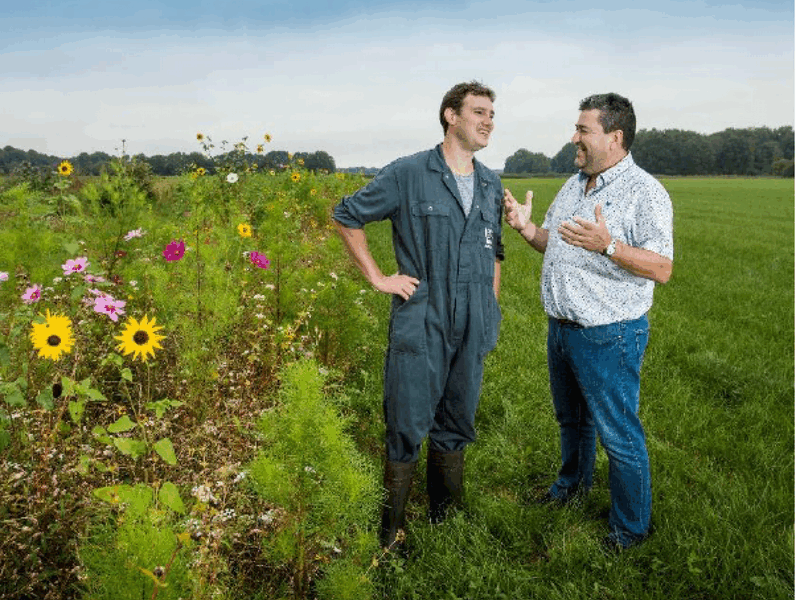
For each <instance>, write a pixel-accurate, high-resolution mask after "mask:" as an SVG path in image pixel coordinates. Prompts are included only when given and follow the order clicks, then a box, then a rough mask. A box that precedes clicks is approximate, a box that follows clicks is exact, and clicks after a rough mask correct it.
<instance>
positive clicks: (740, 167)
mask: <svg viewBox="0 0 796 600" xmlns="http://www.w3.org/2000/svg"><path fill="white" fill-rule="evenodd" d="M793 142H794V138H793V127H790V126H787V127H779V128H778V129H770V128H768V127H754V128H748V129H732V128H731V129H725V130H724V131H722V132H719V133H713V134H710V135H705V134H701V133H697V132H694V131H683V130H680V129H650V130H641V131H638V132H637V133H636V138H635V141H634V142H633V146H632V147H631V152H632V153H633V159H634V160H635V161H636V163H637V164H638V165H639V166H641V167H642V168H644V169H645V170H647V171H649V172H650V173H654V174H656V175H746V176H749V175H751V176H755V175H778V176H785V177H793V146H794V143H793ZM574 158H575V146H574V144H572V143H571V142H569V143H567V144H565V145H564V146H563V147H562V148H561V150H559V151H558V153H557V154H556V155H555V156H554V157H553V158H552V159H547V165H548V167H547V168H546V169H545V168H543V167H544V165H545V161H544V160H543V159H546V157H545V156H544V155H542V154H539V153H532V152H530V151H529V150H527V149H525V148H521V149H520V150H517V152H515V153H514V154H513V155H511V156H510V157H509V158H508V159H506V166H505V169H504V173H544V172H547V171H552V172H555V173H574V172H576V171H577V168H576V167H575V166H574V163H573V161H574Z"/></svg>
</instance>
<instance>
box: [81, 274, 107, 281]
mask: <svg viewBox="0 0 796 600" xmlns="http://www.w3.org/2000/svg"><path fill="white" fill-rule="evenodd" d="M83 279H84V280H85V281H87V282H88V283H104V282H105V278H104V277H100V276H99V275H91V274H90V273H86V274H85V275H83Z"/></svg>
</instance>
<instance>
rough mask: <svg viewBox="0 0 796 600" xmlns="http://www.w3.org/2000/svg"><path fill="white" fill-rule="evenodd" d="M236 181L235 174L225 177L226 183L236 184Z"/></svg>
mask: <svg viewBox="0 0 796 600" xmlns="http://www.w3.org/2000/svg"><path fill="white" fill-rule="evenodd" d="M237 181H238V174H237V173H230V174H229V175H227V183H236V182H237Z"/></svg>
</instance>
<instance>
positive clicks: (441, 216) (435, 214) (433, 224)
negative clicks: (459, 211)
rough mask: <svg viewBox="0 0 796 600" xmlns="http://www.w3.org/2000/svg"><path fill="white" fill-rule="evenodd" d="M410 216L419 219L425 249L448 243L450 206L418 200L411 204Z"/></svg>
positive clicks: (444, 245) (439, 246) (438, 247)
mask: <svg viewBox="0 0 796 600" xmlns="http://www.w3.org/2000/svg"><path fill="white" fill-rule="evenodd" d="M412 217H414V218H415V219H418V220H419V221H420V225H421V227H422V231H423V237H424V239H425V242H426V250H428V249H429V248H434V249H440V248H444V247H446V246H447V245H448V237H449V235H450V207H448V206H445V205H444V204H432V203H431V202H418V203H417V204H413V205H412Z"/></svg>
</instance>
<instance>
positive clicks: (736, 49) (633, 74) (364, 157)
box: [0, 1, 793, 168]
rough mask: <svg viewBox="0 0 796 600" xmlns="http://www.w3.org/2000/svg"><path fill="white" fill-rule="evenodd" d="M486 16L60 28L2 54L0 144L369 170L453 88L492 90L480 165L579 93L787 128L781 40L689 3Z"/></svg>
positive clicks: (425, 141) (724, 121)
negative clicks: (252, 146) (230, 152)
mask: <svg viewBox="0 0 796 600" xmlns="http://www.w3.org/2000/svg"><path fill="white" fill-rule="evenodd" d="M569 5H572V3H570V4H569ZM569 5H568V6H569ZM488 6H489V5H488V4H483V3H475V4H471V5H469V7H468V8H466V9H464V10H463V11H462V12H460V13H451V15H453V16H452V17H451V16H449V15H448V14H444V15H443V16H439V15H440V13H439V11H437V12H435V13H433V14H426V15H423V14H418V15H411V14H406V13H399V12H397V11H396V10H393V11H392V12H388V13H384V14H378V15H375V16H369V17H367V18H359V17H355V16H349V17H346V18H343V19H340V20H338V21H336V22H329V23H327V24H326V26H323V25H321V24H316V25H313V26H311V27H305V28H303V29H302V30H300V31H296V30H290V29H288V28H287V27H285V26H284V25H277V26H275V27H273V28H272V29H271V30H270V31H261V32H251V31H237V32H223V31H211V30H201V31H195V32H189V31H181V32H177V31H160V30H158V31H152V32H148V33H140V32H139V33H135V34H133V33H128V34H124V35H121V34H115V35H114V34H113V32H98V33H93V34H91V35H89V36H87V37H84V38H81V37H80V36H79V35H77V34H75V33H62V34H60V36H59V35H53V36H51V39H52V40H53V41H52V43H51V47H47V45H45V44H38V45H35V44H32V43H30V44H17V45H16V46H14V47H13V49H7V50H6V51H5V52H4V53H0V77H2V78H3V86H2V89H0V146H2V145H5V144H11V145H15V144H14V142H12V140H15V141H16V142H17V143H21V141H23V140H31V141H30V143H31V144H34V143H35V144H37V146H35V147H36V148H37V149H38V148H41V146H42V141H41V140H46V146H47V147H48V148H49V152H52V153H56V154H59V155H63V156H68V155H71V154H76V153H78V152H81V151H88V152H92V151H95V150H104V151H107V152H112V151H113V149H114V148H115V147H117V146H118V145H119V144H120V140H121V139H122V138H124V139H126V140H128V142H127V143H128V148H129V149H130V151H132V152H145V153H147V154H153V153H167V152H172V151H176V150H182V151H186V152H190V151H193V150H197V149H198V145H197V144H196V143H195V134H196V132H197V131H202V132H204V133H207V134H210V135H212V137H213V139H214V141H220V140H221V139H227V140H228V141H230V142H235V141H237V140H239V139H240V138H242V137H243V136H250V139H252V140H253V139H259V138H260V137H261V136H262V134H263V133H264V132H266V131H267V132H269V133H271V134H272V135H273V136H274V142H273V143H272V144H271V145H270V147H271V148H273V149H286V150H291V151H312V150H326V151H327V152H329V153H330V154H331V155H332V156H333V157H334V158H335V160H336V162H337V164H338V165H340V166H360V165H364V166H380V165H383V164H386V163H387V162H389V161H390V160H392V159H394V158H396V157H398V156H401V155H405V154H408V153H412V152H415V151H418V150H421V149H424V148H427V147H429V146H431V145H433V144H434V143H436V142H438V141H439V140H440V139H441V135H442V130H441V128H440V126H439V122H438V107H439V102H440V101H441V98H442V95H443V94H444V93H445V91H446V90H447V89H448V88H449V87H450V86H451V85H453V84H454V83H456V82H458V81H463V80H470V79H478V80H481V81H483V82H484V83H486V84H487V85H490V86H491V87H493V88H494V89H495V91H496V92H497V101H496V103H495V110H496V113H497V117H496V129H495V132H494V134H493V138H492V142H491V144H490V146H489V147H488V148H486V149H484V150H483V151H481V152H480V153H479V158H481V159H482V160H483V161H484V162H485V163H486V164H487V165H489V166H491V167H495V168H501V167H502V166H503V163H504V162H505V159H506V158H507V157H508V156H509V155H510V154H512V153H513V152H514V151H515V150H517V149H518V148H520V147H525V148H528V149H529V150H531V151H534V152H544V153H545V154H547V155H548V156H552V155H553V154H555V153H556V152H557V151H558V150H559V149H560V148H561V146H562V145H563V144H565V143H566V142H567V141H568V140H569V137H570V135H571V131H572V126H573V123H574V121H575V120H576V118H577V104H578V102H579V100H581V99H582V98H583V97H585V96H587V95H589V94H592V93H598V92H606V91H616V92H619V93H622V94H624V95H626V96H628V97H629V98H630V99H631V100H632V101H633V102H634V104H635V106H636V110H637V113H638V116H639V128H644V129H648V128H652V127H657V128H675V127H676V128H681V129H692V130H696V131H701V132H705V133H708V132H713V131H718V130H722V129H724V128H726V127H730V126H733V127H747V126H757V125H768V126H771V127H777V126H780V125H785V124H792V123H793V36H792V31H790V32H787V33H784V34H783V29H782V28H780V27H776V28H773V29H771V30H763V29H760V28H756V27H747V30H746V31H742V28H741V26H740V25H739V24H738V23H737V22H736V21H733V20H732V18H730V17H728V16H727V15H728V14H729V13H728V11H719V10H713V12H711V10H712V8H711V7H710V6H707V5H705V4H704V3H703V4H699V3H690V4H689V6H691V7H693V8H692V9H690V10H691V11H692V12H693V13H694V14H693V15H690V18H689V15H686V16H684V17H681V16H678V15H674V14H669V15H667V14H665V11H666V10H668V9H670V8H671V7H672V6H679V7H680V8H682V6H683V5H681V4H678V3H676V2H671V1H670V2H662V3H661V4H659V5H658V10H657V12H656V11H649V10H641V9H639V10H625V11H621V12H611V11H600V10H593V9H589V10H581V11H573V12H569V13H567V11H566V10H562V6H559V5H558V4H556V5H552V4H550V5H543V4H542V5H539V4H537V5H535V10H534V11H533V12H526V13H521V12H520V10H519V9H518V10H517V12H516V14H514V15H511V14H510V11H509V7H508V5H506V4H500V3H497V6H498V7H499V8H502V9H503V13H505V14H502V15H501V14H500V11H499V10H498V11H497V12H496V11H495V10H492V11H490V10H488ZM541 9H546V10H547V12H542V11H541ZM714 13H715V14H714ZM750 14H751V13H750ZM754 14H755V15H758V16H760V14H762V13H759V12H757V13H754ZM496 15H497V16H496ZM716 15H722V18H723V19H724V20H719V19H717V18H716ZM761 18H762V17H761ZM772 27H773V26H772ZM785 31H787V30H785ZM21 147H23V148H25V146H21ZM30 147H34V146H32V145H31V146H30ZM25 149H26V148H25Z"/></svg>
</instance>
